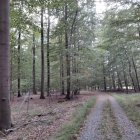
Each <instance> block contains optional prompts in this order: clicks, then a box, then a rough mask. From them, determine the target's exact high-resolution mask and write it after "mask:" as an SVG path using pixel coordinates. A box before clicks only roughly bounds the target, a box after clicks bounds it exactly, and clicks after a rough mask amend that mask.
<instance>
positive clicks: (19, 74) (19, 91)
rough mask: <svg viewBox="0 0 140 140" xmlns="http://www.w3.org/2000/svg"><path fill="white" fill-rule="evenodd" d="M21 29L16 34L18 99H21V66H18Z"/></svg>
mask: <svg viewBox="0 0 140 140" xmlns="http://www.w3.org/2000/svg"><path fill="white" fill-rule="evenodd" d="M20 52H21V29H19V32H18V79H17V80H18V97H21V88H20V82H21V81H20V77H21V64H20V60H21V59H20V55H21V53H20Z"/></svg>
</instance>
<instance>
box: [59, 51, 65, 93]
mask: <svg viewBox="0 0 140 140" xmlns="http://www.w3.org/2000/svg"><path fill="white" fill-rule="evenodd" d="M60 83H61V95H64V94H65V83H64V57H63V50H62V51H61V52H60Z"/></svg>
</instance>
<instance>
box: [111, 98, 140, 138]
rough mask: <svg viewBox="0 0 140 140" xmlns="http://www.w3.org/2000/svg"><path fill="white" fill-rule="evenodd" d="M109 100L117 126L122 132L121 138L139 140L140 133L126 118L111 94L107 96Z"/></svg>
mask: <svg viewBox="0 0 140 140" xmlns="http://www.w3.org/2000/svg"><path fill="white" fill-rule="evenodd" d="M109 101H110V103H111V107H112V110H113V112H114V116H115V118H116V121H117V124H118V128H119V130H120V132H121V133H122V140H140V134H139V133H138V131H137V129H136V128H135V126H134V125H133V124H132V122H131V121H130V120H129V119H128V117H127V116H126V114H125V112H124V111H123V109H122V108H121V107H120V105H119V104H118V102H117V101H116V100H115V99H114V97H112V96H109Z"/></svg>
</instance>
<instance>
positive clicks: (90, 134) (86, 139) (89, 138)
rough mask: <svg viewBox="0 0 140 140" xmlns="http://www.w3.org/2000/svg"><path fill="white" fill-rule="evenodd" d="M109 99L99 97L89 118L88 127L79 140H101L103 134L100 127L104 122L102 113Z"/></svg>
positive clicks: (86, 126) (102, 96)
mask: <svg viewBox="0 0 140 140" xmlns="http://www.w3.org/2000/svg"><path fill="white" fill-rule="evenodd" d="M106 100H107V97H106V96H104V95H99V97H98V99H97V101H96V105H95V107H94V108H93V110H92V111H91V113H90V115H89V116H88V118H87V122H86V125H85V127H84V129H83V131H82V133H81V135H80V139H79V140H101V139H102V138H101V134H100V133H101V132H100V130H99V125H100V123H101V120H102V116H103V115H102V113H103V107H104V103H105V102H106Z"/></svg>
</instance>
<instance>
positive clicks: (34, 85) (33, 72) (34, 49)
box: [32, 33, 37, 95]
mask: <svg viewBox="0 0 140 140" xmlns="http://www.w3.org/2000/svg"><path fill="white" fill-rule="evenodd" d="M35 51H36V48H35V35H34V33H33V50H32V55H33V56H32V57H33V71H32V74H33V94H35V95H36V94H37V91H36V73H35Z"/></svg>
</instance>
